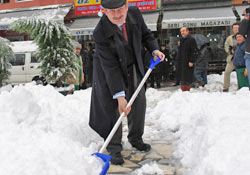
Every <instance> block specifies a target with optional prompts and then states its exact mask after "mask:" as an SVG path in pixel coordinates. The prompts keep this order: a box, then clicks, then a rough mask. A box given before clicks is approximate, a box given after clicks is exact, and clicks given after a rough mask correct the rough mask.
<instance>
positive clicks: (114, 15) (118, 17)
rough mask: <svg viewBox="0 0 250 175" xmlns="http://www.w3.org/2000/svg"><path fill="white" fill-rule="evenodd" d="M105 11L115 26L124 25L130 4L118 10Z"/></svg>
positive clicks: (105, 9)
mask: <svg viewBox="0 0 250 175" xmlns="http://www.w3.org/2000/svg"><path fill="white" fill-rule="evenodd" d="M103 11H104V13H105V14H106V15H107V17H108V19H109V20H110V21H111V22H112V23H113V24H122V23H123V22H124V21H125V20H126V17H127V13H128V4H127V3H126V4H124V5H123V6H121V7H119V8H116V9H107V8H104V10H103Z"/></svg>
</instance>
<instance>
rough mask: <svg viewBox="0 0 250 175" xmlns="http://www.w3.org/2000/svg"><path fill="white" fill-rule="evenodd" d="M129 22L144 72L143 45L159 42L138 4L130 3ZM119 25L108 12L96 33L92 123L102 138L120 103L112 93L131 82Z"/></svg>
mask: <svg viewBox="0 0 250 175" xmlns="http://www.w3.org/2000/svg"><path fill="white" fill-rule="evenodd" d="M126 25H129V29H130V33H131V35H132V40H133V41H132V46H131V47H132V49H133V51H134V54H135V57H136V58H135V59H136V62H137V65H138V69H139V72H140V73H141V75H142V76H143V75H144V65H143V60H142V56H141V49H142V46H145V47H146V48H147V49H148V50H149V51H150V52H152V51H153V50H156V49H159V46H158V44H157V40H156V39H155V38H154V37H153V35H152V33H151V32H150V30H148V28H147V26H146V24H145V23H144V20H143V17H142V15H141V13H140V11H139V9H138V8H137V7H129V10H128V15H127V19H126ZM116 29H117V26H116V25H114V24H112V23H111V22H110V21H109V19H108V18H107V16H106V15H103V17H102V18H101V19H100V21H99V23H98V24H97V26H96V28H95V31H94V34H93V37H94V41H95V43H96V53H95V55H94V58H93V84H92V95H91V107H90V121H89V125H90V127H92V128H93V129H94V130H95V131H96V132H97V133H98V134H99V135H100V136H101V137H103V138H106V137H107V136H108V134H109V133H110V131H111V129H112V127H113V125H114V123H112V121H113V118H114V117H116V111H117V108H118V104H117V100H116V99H113V95H115V94H116V93H118V92H121V91H125V90H126V88H127V86H128V76H127V74H128V71H127V59H126V58H125V48H124V43H123V41H122V40H121V38H120V37H119V35H118V33H117V32H116Z"/></svg>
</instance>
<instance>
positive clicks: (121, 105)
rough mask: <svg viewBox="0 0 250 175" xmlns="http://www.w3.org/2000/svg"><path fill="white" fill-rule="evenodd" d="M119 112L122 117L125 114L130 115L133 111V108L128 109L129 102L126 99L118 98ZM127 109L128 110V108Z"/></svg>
mask: <svg viewBox="0 0 250 175" xmlns="http://www.w3.org/2000/svg"><path fill="white" fill-rule="evenodd" d="M117 100H118V110H119V113H120V115H121V114H122V113H123V112H124V113H125V114H126V115H128V114H129V113H130V110H131V106H129V107H127V104H128V102H127V100H126V99H125V97H118V98H117ZM126 107H127V108H126Z"/></svg>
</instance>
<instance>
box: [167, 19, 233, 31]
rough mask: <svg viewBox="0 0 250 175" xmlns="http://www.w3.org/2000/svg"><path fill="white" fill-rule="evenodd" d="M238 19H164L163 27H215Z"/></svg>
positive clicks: (230, 23) (226, 24)
mask: <svg viewBox="0 0 250 175" xmlns="http://www.w3.org/2000/svg"><path fill="white" fill-rule="evenodd" d="M235 22H236V20H233V19H231V20H230V19H225V20H206V21H204V20H200V21H190V22H171V21H167V20H163V21H162V28H165V29H177V28H181V27H188V28H195V27H215V26H231V25H233V23H235Z"/></svg>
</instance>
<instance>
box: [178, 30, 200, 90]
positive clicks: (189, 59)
mask: <svg viewBox="0 0 250 175" xmlns="http://www.w3.org/2000/svg"><path fill="white" fill-rule="evenodd" d="M180 32H181V36H182V38H181V40H180V41H179V44H178V58H177V64H178V66H177V67H178V70H177V74H178V78H179V80H180V84H181V90H182V91H189V90H190V88H191V84H192V82H193V80H194V62H195V60H196V57H197V45H196V41H195V39H194V38H193V37H191V35H190V34H189V30H188V28H187V27H182V28H181V29H180Z"/></svg>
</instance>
